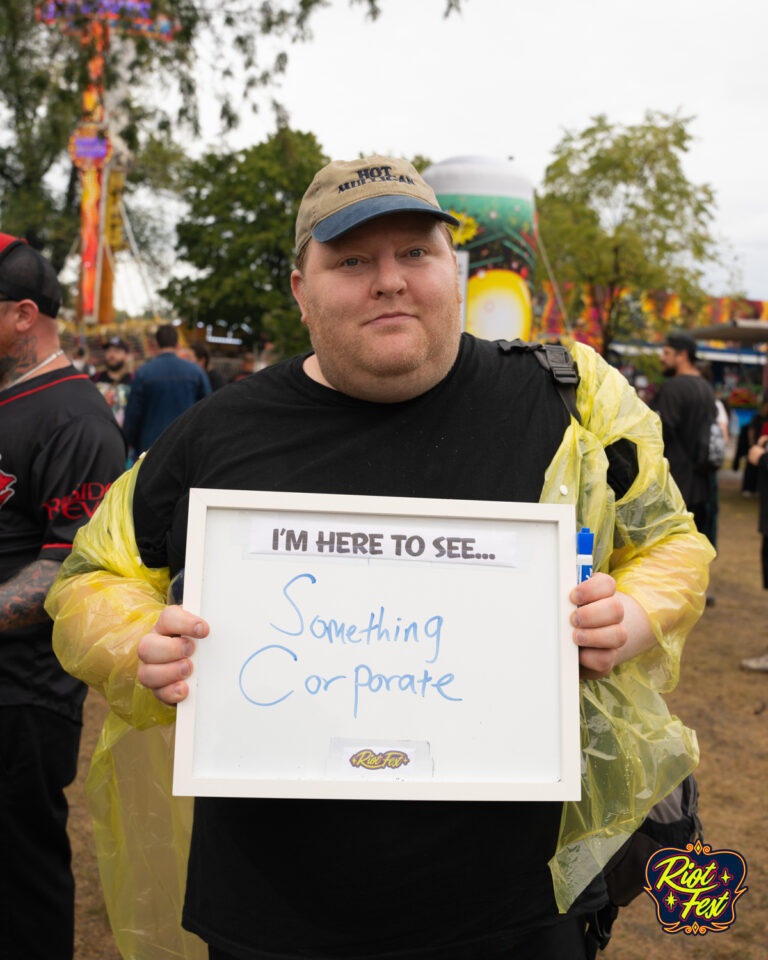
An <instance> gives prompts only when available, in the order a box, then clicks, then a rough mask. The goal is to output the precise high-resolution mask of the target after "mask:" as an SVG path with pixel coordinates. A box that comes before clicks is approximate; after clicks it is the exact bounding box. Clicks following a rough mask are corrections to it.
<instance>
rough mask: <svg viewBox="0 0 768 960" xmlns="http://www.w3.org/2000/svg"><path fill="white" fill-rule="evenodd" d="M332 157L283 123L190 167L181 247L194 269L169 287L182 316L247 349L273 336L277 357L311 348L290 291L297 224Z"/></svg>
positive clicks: (181, 254) (181, 256)
mask: <svg viewBox="0 0 768 960" xmlns="http://www.w3.org/2000/svg"><path fill="white" fill-rule="evenodd" d="M326 162H327V157H325V156H324V155H323V152H322V150H321V148H320V146H319V144H318V143H317V140H316V139H315V137H314V136H313V134H311V133H300V132H297V131H292V130H290V129H288V128H287V127H282V128H280V129H278V131H277V132H276V133H275V134H273V135H272V136H271V137H269V138H268V139H267V140H266V141H264V142H263V143H260V144H258V145H257V146H254V147H250V148H249V149H247V150H242V151H240V152H237V153H227V154H221V153H210V154H208V155H207V156H205V157H203V158H202V159H201V160H199V161H198V162H196V163H193V164H192V165H191V166H190V168H189V170H188V172H187V174H186V182H187V186H186V189H185V190H184V192H183V197H184V200H185V201H186V203H187V204H188V208H189V212H188V214H187V215H186V216H185V217H184V219H183V220H182V221H181V222H180V223H179V224H178V226H177V235H178V243H177V250H176V252H177V255H178V257H179V259H180V260H182V261H184V262H185V263H186V264H189V265H190V266H191V267H192V268H193V270H194V272H195V273H194V276H191V277H186V278H177V279H174V280H173V281H171V283H170V284H169V285H168V286H167V287H166V288H165V290H163V291H162V294H163V296H164V297H166V299H168V300H169V301H170V303H171V304H172V305H173V306H174V308H175V309H176V310H177V311H178V313H179V314H180V315H181V316H183V317H186V318H188V319H189V320H190V321H193V320H195V319H196V320H197V321H199V322H202V323H205V324H211V325H212V326H220V327H222V328H224V329H226V330H227V331H229V332H230V333H237V334H238V335H240V336H243V338H244V339H245V341H246V342H247V343H249V345H250V344H252V343H253V342H254V341H258V340H259V339H267V340H271V341H272V342H273V343H274V344H275V347H276V349H277V351H278V353H280V354H284V355H285V354H290V353H295V352H298V351H300V350H303V349H308V346H309V339H308V337H307V335H306V332H305V329H304V327H303V325H302V324H301V322H300V314H299V310H298V308H297V307H296V305H295V303H294V300H293V296H292V294H291V287H290V275H291V269H292V264H293V240H294V223H295V220H296V213H297V212H298V208H299V203H300V202H301V198H302V196H303V194H304V191H305V190H306V188H307V185H308V184H309V182H310V180H311V179H312V177H313V176H314V175H315V173H316V172H317V170H318V169H319V168H320V167H321V166H323V164H325V163H326ZM222 332H223V330H222Z"/></svg>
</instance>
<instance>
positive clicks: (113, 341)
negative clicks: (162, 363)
mask: <svg viewBox="0 0 768 960" xmlns="http://www.w3.org/2000/svg"><path fill="white" fill-rule="evenodd" d="M103 349H104V369H103V370H102V371H101V372H100V373H97V374H96V376H95V377H94V378H93V382H94V383H95V384H96V386H97V388H98V390H99V393H101V395H102V396H103V397H104V399H105V400H106V401H107V403H108V404H109V407H110V409H111V410H112V413H113V414H114V416H115V420H117V423H118V425H119V426H120V427H121V428H122V426H123V423H124V422H125V408H126V406H127V404H128V394H129V393H130V391H131V381H132V380H133V374H132V373H131V371H130V349H129V347H128V344H127V343H126V342H125V340H123V339H121V338H120V337H110V338H109V340H107V341H106V343H105V344H104V347H103Z"/></svg>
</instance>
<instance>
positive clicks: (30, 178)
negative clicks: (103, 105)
mask: <svg viewBox="0 0 768 960" xmlns="http://www.w3.org/2000/svg"><path fill="white" fill-rule="evenodd" d="M350 2H351V3H352V4H353V5H357V6H359V7H361V8H362V9H363V11H364V12H365V13H366V14H367V15H368V16H369V17H371V18H373V19H375V18H376V17H377V16H378V15H379V13H380V12H381V7H382V6H383V3H382V0H350ZM435 2H436V3H438V4H439V6H438V9H442V11H443V13H444V15H445V16H448V15H449V14H450V13H451V12H452V11H455V10H458V9H459V4H460V2H461V0H435ZM326 4H327V0H261V2H259V3H243V2H242V0H153V2H152V14H153V15H155V16H156V15H165V16H167V17H169V18H170V19H171V20H172V21H175V23H176V24H177V26H178V30H177V32H176V34H175V36H174V39H173V41H172V42H170V43H165V42H162V41H159V40H156V39H150V38H146V37H142V36H124V35H123V36H120V37H119V38H118V37H117V34H116V39H115V41H114V42H113V43H112V45H111V47H110V49H108V50H107V51H106V52H105V73H106V83H105V87H106V88H107V89H109V90H112V91H113V92H114V91H118V92H119V95H118V96H117V100H118V101H119V107H120V117H121V119H120V123H119V130H118V131H117V132H118V133H119V135H120V136H121V138H122V139H123V140H124V141H125V143H126V145H127V147H128V148H129V149H130V150H132V151H133V152H134V154H136V155H137V168H138V169H142V160H141V154H142V152H143V151H144V150H145V149H148V150H150V152H151V153H152V154H153V155H154V156H155V157H156V156H157V154H158V150H159V145H162V144H163V143H165V145H166V146H167V147H168V150H169V153H170V154H171V155H173V153H174V152H175V151H174V148H173V145H172V144H171V143H170V142H169V137H170V132H171V130H173V129H176V128H179V127H182V128H184V129H186V130H187V131H191V132H192V134H193V135H194V134H196V133H197V132H199V117H198V99H197V80H198V74H199V63H200V62H201V58H202V59H203V60H204V61H206V62H212V63H213V64H214V66H213V68H212V69H213V70H214V71H215V72H214V75H215V76H216V77H217V80H216V82H215V88H216V91H217V96H218V98H219V105H220V114H221V122H222V125H223V126H224V127H225V128H226V127H232V126H235V125H236V124H237V122H238V119H239V117H240V115H241V113H242V111H243V106H244V105H247V104H250V105H251V107H252V108H253V109H254V110H255V109H258V107H259V106H260V104H262V103H263V102H264V101H265V100H266V102H267V103H269V102H270V100H271V98H270V97H269V96H267V95H266V92H267V89H268V88H269V87H270V85H271V84H272V83H273V81H274V79H275V77H276V76H277V75H278V74H280V73H282V72H283V71H284V70H285V67H286V63H287V54H286V52H285V48H286V47H287V46H288V45H290V44H291V43H294V42H297V41H306V40H308V39H310V38H311V34H310V29H309V28H310V23H311V20H312V17H313V15H314V14H315V13H316V12H317V11H318V10H319V9H320V8H321V7H323V6H325V5H326ZM52 5H53V6H56V7H58V8H59V9H62V8H64V9H66V10H67V11H68V13H71V14H72V15H71V16H70V17H69V19H70V21H71V22H72V24H73V25H74V26H75V27H76V28H78V29H82V28H84V27H85V26H86V25H87V18H86V17H85V16H83V15H81V14H78V9H79V0H46V3H45V4H44V3H43V2H42V0H38V2H34V0H2V3H1V4H0V224H1V225H2V229H3V230H4V231H6V232H9V233H15V234H19V235H22V236H25V237H26V238H27V239H28V240H29V242H30V243H31V244H32V245H33V246H34V247H36V248H37V249H41V250H45V251H46V253H47V254H48V255H49V256H50V257H51V259H52V261H53V263H54V265H55V266H56V267H57V268H59V269H60V268H61V266H62V264H63V262H64V259H65V258H66V255H67V253H68V251H69V250H70V249H71V247H72V244H73V241H74V240H75V238H76V237H77V233H78V205H79V190H78V178H77V173H76V171H75V170H74V169H73V167H72V164H71V162H70V161H69V158H68V156H67V143H68V140H69V136H70V134H71V133H72V130H73V129H74V127H75V126H76V124H77V121H78V119H79V117H80V115H81V109H82V107H81V102H82V94H83V90H84V89H85V88H86V86H87V84H88V69H87V63H88V60H89V59H90V57H91V56H92V54H93V50H92V49H91V48H89V47H88V45H87V44H85V45H84V44H81V43H80V41H79V39H78V38H77V37H75V36H71V35H67V34H65V33H63V32H62V31H61V30H59V29H58V28H57V27H56V26H52V25H47V24H45V23H40V22H38V20H37V19H36V16H35V10H36V8H38V7H43V6H45V7H51V6H52ZM115 26H116V29H117V28H119V27H120V26H121V24H119V22H118V23H116V24H115ZM122 26H123V27H125V26H127V24H125V23H124V24H122ZM118 33H119V30H118ZM265 38H269V40H270V43H264V42H263V41H264V39H265ZM275 38H276V39H277V40H278V43H277V44H274V43H272V42H271V41H272V40H273V39H275ZM275 48H276V49H277V52H276V53H274V50H275ZM266 51H269V53H267V52H266ZM235 74H237V75H238V76H241V77H242V84H243V87H244V89H243V90H240V89H239V88H238V89H236V85H235V84H234V82H233V78H234V76H235ZM173 91H176V92H177V93H178V95H179V96H178V97H177V98H174V96H173V95H171V94H172V92H173ZM240 94H242V96H240ZM236 96H237V97H238V100H237V106H235V99H234V98H235V97H236ZM174 100H177V101H178V109H177V110H176V111H175V113H174V114H173V115H171V114H170V113H169V112H168V110H167V109H166V108H165V104H167V103H169V102H174ZM152 138H154V143H151V142H150V141H151V139H152ZM162 167H163V164H160V166H159V167H158V166H157V165H155V167H154V169H155V171H156V172H159V171H160V170H161V169H162ZM145 173H146V171H145ZM139 179H140V175H139V174H138V173H137V174H134V176H133V182H134V183H136V182H138V181H139ZM166 179H167V178H166ZM141 182H143V183H147V182H149V183H150V185H151V184H152V181H151V180H150V181H147V180H146V179H142V181H141Z"/></svg>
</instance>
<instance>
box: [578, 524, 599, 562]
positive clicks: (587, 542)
mask: <svg viewBox="0 0 768 960" xmlns="http://www.w3.org/2000/svg"><path fill="white" fill-rule="evenodd" d="M594 548H595V535H594V533H592V531H591V530H590V529H589V527H583V528H582V529H581V530H579V532H578V533H577V534H576V553H578V554H580V555H581V554H589V556H592V551H593V550H594Z"/></svg>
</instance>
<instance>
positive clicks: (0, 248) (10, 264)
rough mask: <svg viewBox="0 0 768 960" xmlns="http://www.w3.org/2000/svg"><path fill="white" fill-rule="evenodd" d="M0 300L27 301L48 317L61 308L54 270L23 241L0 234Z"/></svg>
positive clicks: (7, 234)
mask: <svg viewBox="0 0 768 960" xmlns="http://www.w3.org/2000/svg"><path fill="white" fill-rule="evenodd" d="M0 297H2V298H3V299H7V300H31V301H32V302H33V303H35V304H37V309H38V310H39V311H40V312H41V313H44V314H46V315H47V316H49V317H55V316H56V314H57V313H58V312H59V307H60V306H61V287H60V286H59V281H58V279H57V277H56V271H55V270H54V269H53V267H52V266H51V265H50V263H48V261H47V260H46V259H45V258H44V257H42V256H41V255H40V254H39V253H38V252H37V251H36V250H33V249H32V247H30V245H29V244H28V243H27V241H26V240H20V239H19V238H18V237H12V236H11V235H10V234H9V233H0Z"/></svg>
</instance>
